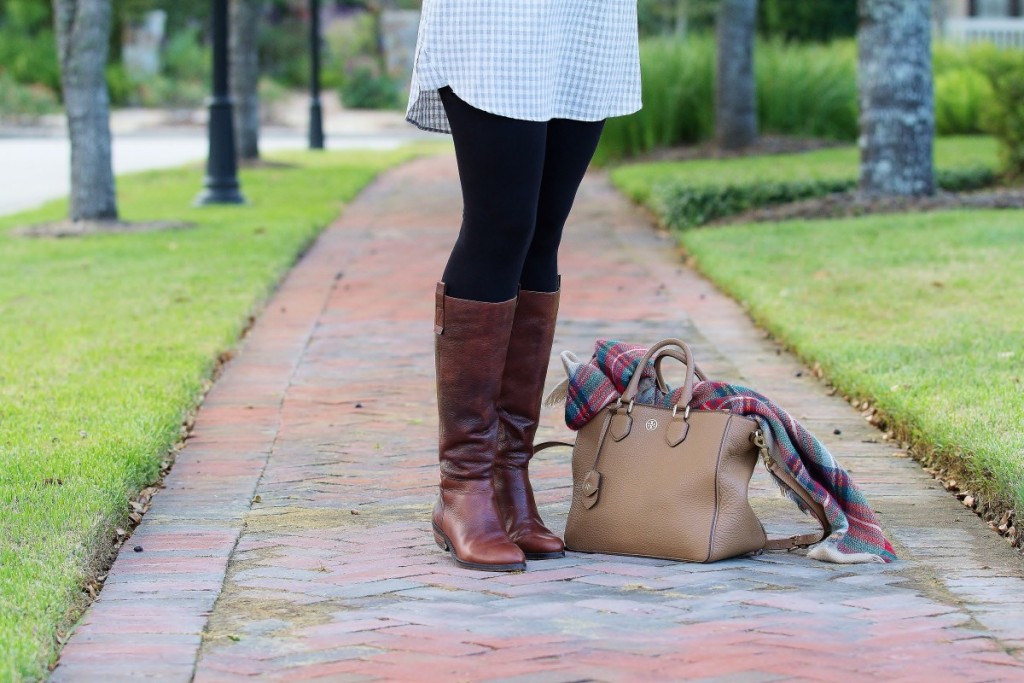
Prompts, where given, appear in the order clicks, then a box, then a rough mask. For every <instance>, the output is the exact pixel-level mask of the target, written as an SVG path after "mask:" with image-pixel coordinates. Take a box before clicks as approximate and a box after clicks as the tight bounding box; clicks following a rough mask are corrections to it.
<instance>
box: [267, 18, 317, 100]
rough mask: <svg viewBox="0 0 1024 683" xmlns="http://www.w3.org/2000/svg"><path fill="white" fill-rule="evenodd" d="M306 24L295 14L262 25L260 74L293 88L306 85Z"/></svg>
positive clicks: (307, 43)
mask: <svg viewBox="0 0 1024 683" xmlns="http://www.w3.org/2000/svg"><path fill="white" fill-rule="evenodd" d="M308 31H309V26H308V24H307V23H306V22H305V21H304V20H303V19H300V18H298V17H295V16H285V17H282V18H281V19H279V20H277V21H275V22H273V23H266V22H264V24H263V25H262V28H261V30H260V34H259V59H260V66H261V68H262V71H263V75H264V76H267V77H268V78H272V79H274V80H275V81H277V82H278V83H281V84H283V85H287V86H289V87H292V88H304V87H308V85H309V37H308Z"/></svg>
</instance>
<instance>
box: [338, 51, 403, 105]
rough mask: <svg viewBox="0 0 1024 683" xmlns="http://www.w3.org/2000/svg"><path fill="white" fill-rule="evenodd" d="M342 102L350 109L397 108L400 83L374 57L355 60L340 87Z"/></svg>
mask: <svg viewBox="0 0 1024 683" xmlns="http://www.w3.org/2000/svg"><path fill="white" fill-rule="evenodd" d="M339 94H340V95H341V103H342V104H344V105H345V106H346V107H348V108H349V109H396V108H398V107H399V106H400V97H399V83H398V82H397V81H396V80H395V79H393V78H391V77H390V76H389V75H387V74H386V73H383V71H382V70H381V69H380V68H379V67H378V66H377V64H376V61H375V60H373V59H362V60H353V62H350V67H349V70H348V71H347V73H346V74H345V78H344V80H343V81H342V83H341V87H340V88H339Z"/></svg>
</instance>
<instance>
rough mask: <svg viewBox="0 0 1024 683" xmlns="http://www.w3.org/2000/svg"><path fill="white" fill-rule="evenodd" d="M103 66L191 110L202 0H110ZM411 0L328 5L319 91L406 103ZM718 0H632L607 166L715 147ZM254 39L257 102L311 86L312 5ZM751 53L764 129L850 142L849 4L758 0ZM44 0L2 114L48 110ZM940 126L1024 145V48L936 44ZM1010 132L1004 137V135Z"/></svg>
mask: <svg viewBox="0 0 1024 683" xmlns="http://www.w3.org/2000/svg"><path fill="white" fill-rule="evenodd" d="M113 1H114V6H115V9H116V20H115V27H114V30H113V31H112V35H111V43H110V46H111V50H110V65H109V67H108V70H107V75H108V83H109V85H110V91H111V97H112V100H113V102H114V104H115V105H118V106H152V107H182V108H191V107H197V106H200V105H201V104H202V102H203V100H204V98H205V96H206V93H207V90H208V81H209V68H210V67H209V65H210V54H209V50H210V48H209V36H208V19H209V9H210V2H209V0H113ZM419 5H420V2H419V0H324V1H323V7H324V12H325V22H324V43H323V58H324V69H323V77H324V87H325V88H330V89H336V90H337V91H338V94H339V96H340V99H341V101H342V103H343V104H344V105H345V106H346V107H350V108H392V109H401V108H402V107H403V106H404V104H405V101H406V95H407V93H406V92H405V90H404V88H405V87H406V81H407V76H408V74H405V73H394V72H391V73H389V71H388V69H387V68H386V61H385V55H384V53H383V48H382V45H383V40H382V37H381V16H382V13H383V12H385V11H386V10H395V9H412V10H416V9H418V8H419ZM716 5H717V0H639V2H638V18H639V27H640V32H641V38H642V46H641V59H642V69H643V100H644V108H643V110H642V111H640V112H638V113H637V114H635V115H633V116H628V117H622V118H616V119H612V120H610V121H609V122H608V125H607V127H606V132H605V134H604V138H603V140H602V143H601V148H600V150H599V152H598V160H599V161H605V162H607V161H614V160H616V159H621V158H625V157H629V156H634V155H637V154H642V153H645V152H648V151H650V150H652V149H655V148H657V147H665V146H673V145H679V144H686V143H696V142H701V141H704V140H708V139H710V137H711V136H712V131H713V125H714V111H713V103H714V97H713V93H714V58H715V48H714V38H713V35H714V21H715V13H716ZM264 7H265V15H266V16H265V21H264V23H263V28H262V31H261V35H260V38H259V51H260V62H261V68H262V71H263V79H262V82H261V95H262V96H263V98H264V101H265V103H267V104H271V105H272V104H273V103H274V102H276V101H279V100H281V99H283V98H285V97H287V96H288V94H289V93H290V92H295V91H298V90H301V89H303V88H305V87H306V85H307V78H308V71H309V53H308V42H307V41H308V37H307V31H308V28H307V26H308V23H307V22H308V16H307V12H308V2H307V1H306V0H264ZM154 9H160V10H163V11H165V12H166V13H167V23H166V35H165V38H164V41H163V45H162V48H161V51H160V56H161V67H160V71H159V73H158V74H156V75H153V76H149V77H146V78H141V79H140V78H133V77H132V76H131V75H130V74H129V73H128V71H127V70H126V69H125V68H124V66H123V64H122V62H121V43H122V35H123V34H124V29H125V27H126V26H129V25H131V24H132V23H133V22H137V21H138V20H139V19H140V18H141V17H142V16H144V15H145V14H146V13H147V12H149V11H150V10H154ZM758 12H759V15H758V22H759V23H758V26H759V34H760V35H759V40H758V45H757V51H756V55H755V63H756V70H757V80H758V107H759V118H760V126H761V130H762V131H763V132H765V133H769V134H780V135H795V136H803V137H815V138H827V139H831V140H838V141H851V140H854V139H856V136H857V84H856V65H857V55H856V44H855V41H854V36H855V34H856V30H857V0H830V1H829V2H807V1H806V0H760V2H759V3H758ZM52 22H53V18H52V9H51V4H50V1H49V0H0V116H5V117H7V118H10V117H12V116H13V117H19V116H20V117H27V118H32V117H35V116H39V115H41V114H44V113H47V112H53V111H57V110H58V107H59V102H60V74H59V71H58V68H57V59H56V46H55V43H54V37H53V28H52ZM934 69H935V90H936V127H937V132H938V133H939V134H940V135H957V134H978V133H983V132H989V133H994V134H997V135H1000V136H1002V138H1003V139H1004V142H1005V141H1007V140H1009V141H1010V142H1009V143H1007V144H1016V143H1014V142H1013V140H1015V139H1016V138H1017V137H1024V132H1022V131H1019V130H1018V125H1016V124H1014V121H1017V120H1018V119H1020V118H1021V117H1020V115H1019V114H1018V113H1017V110H1018V109H1019V107H1017V108H1015V106H1014V104H1013V97H1014V93H1016V92H1018V91H1019V90H1020V88H1021V87H1024V86H1021V84H1020V81H1021V80H1022V79H1024V76H1021V74H1022V73H1024V51H1021V50H1007V49H999V48H996V47H994V46H992V45H988V44H977V45H973V46H962V45H952V44H947V43H942V42H937V43H936V45H935V49H934ZM1007 136H1009V137H1007ZM1018 156H1024V155H1018Z"/></svg>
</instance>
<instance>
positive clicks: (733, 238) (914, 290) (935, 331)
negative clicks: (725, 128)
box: [680, 161, 1024, 510]
mask: <svg viewBox="0 0 1024 683" xmlns="http://www.w3.org/2000/svg"><path fill="white" fill-rule="evenodd" d="M732 163H733V164H735V165H736V166H737V167H738V168H739V170H738V171H737V172H738V173H749V172H750V171H749V168H744V167H746V166H747V164H748V162H747V161H736V162H732ZM761 168H765V167H764V166H761ZM680 239H681V240H682V243H683V245H684V246H685V247H686V249H687V251H688V252H689V253H690V254H691V255H693V256H694V257H695V258H696V259H697V262H698V264H699V268H700V269H701V270H702V271H703V272H704V273H706V274H707V275H708V276H709V277H710V278H711V279H712V280H714V281H715V282H716V283H717V284H718V285H719V286H721V287H722V288H723V289H724V290H725V291H727V292H728V293H730V294H731V295H732V296H734V297H735V298H736V299H738V300H740V301H742V302H744V303H746V304H748V305H749V307H750V312H751V314H752V315H753V317H754V318H755V320H757V321H758V322H759V323H760V324H762V325H763V326H764V327H765V328H766V329H768V330H769V331H771V332H772V333H773V334H775V335H776V336H778V337H779V338H780V339H781V340H782V341H784V342H785V343H786V344H789V345H791V346H792V347H793V348H794V349H795V350H796V351H797V352H798V353H799V354H800V355H801V356H802V357H803V358H804V359H805V360H807V361H808V362H814V361H817V362H820V363H821V366H822V368H823V370H824V371H825V373H826V375H827V376H828V377H829V378H830V379H831V380H832V381H833V382H834V383H835V384H836V386H838V387H839V389H840V390H841V391H843V392H844V393H846V394H849V395H851V396H856V397H860V398H870V399H871V400H873V401H875V402H876V403H877V406H878V407H879V409H880V410H881V411H882V412H883V414H884V415H886V416H887V417H888V418H889V420H890V422H891V423H892V424H894V425H895V426H896V427H897V428H898V430H899V431H900V432H901V433H902V434H904V435H906V436H908V437H909V438H910V440H912V441H913V442H915V443H916V444H918V445H919V446H920V447H921V448H922V450H928V449H934V453H935V454H936V455H937V456H938V457H939V458H940V460H942V461H944V462H945V463H946V464H953V465H955V466H957V467H958V468H960V469H961V471H964V472H966V474H967V475H968V477H969V480H968V484H967V485H968V486H969V487H970V489H971V490H973V491H981V492H982V493H983V495H984V496H986V497H995V498H996V499H999V501H998V502H1001V503H1004V504H1010V505H1012V506H1015V507H1016V509H1017V510H1022V509H1024V424H1022V419H1024V299H1022V297H1021V293H1022V292H1024V268H1022V267H1021V263H1022V262H1024V212H1022V211H1003V212H1000V211H973V212H966V211H956V212H945V213H926V214H908V215H897V216H892V215H889V216H874V217H864V218H858V219H848V220H834V221H793V222H786V223H775V224H772V223H761V224H748V225H737V226H727V227H721V228H718V227H716V228H706V229H697V230H689V231H686V232H683V233H680ZM769 393H770V392H769ZM838 456H839V457H840V458H842V454H841V453H839V454H838Z"/></svg>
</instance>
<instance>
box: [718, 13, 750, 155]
mask: <svg viewBox="0 0 1024 683" xmlns="http://www.w3.org/2000/svg"><path fill="white" fill-rule="evenodd" d="M716 24H717V26H716V32H717V43H718V75H717V79H716V81H715V128H716V135H717V138H718V144H719V145H720V146H721V147H722V148H724V149H741V148H743V147H747V146H749V145H751V144H753V142H754V140H756V139H757V84H756V82H755V80H754V30H755V28H756V24H757V0H721V1H720V4H719V7H718V18H717V20H716Z"/></svg>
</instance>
